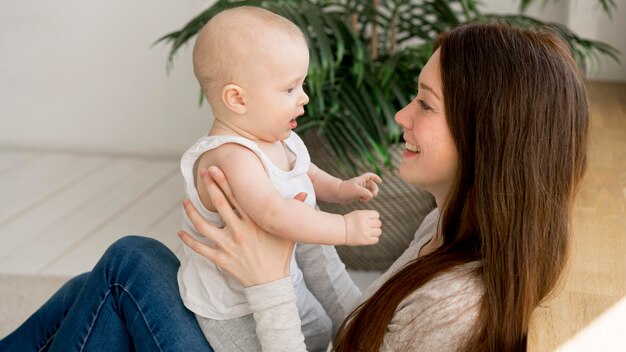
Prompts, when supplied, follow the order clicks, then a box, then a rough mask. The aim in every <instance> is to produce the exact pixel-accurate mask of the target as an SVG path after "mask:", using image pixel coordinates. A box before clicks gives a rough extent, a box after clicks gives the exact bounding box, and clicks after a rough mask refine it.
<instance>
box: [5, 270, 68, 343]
mask: <svg viewBox="0 0 626 352" xmlns="http://www.w3.org/2000/svg"><path fill="white" fill-rule="evenodd" d="M67 280H68V278H66V277H49V276H45V277H43V276H26V275H6V274H0V338H2V337H4V336H6V335H8V334H9V333H10V332H12V331H13V330H15V328H17V327H18V326H19V325H20V324H21V323H22V322H24V320H26V318H28V317H29V316H30V315H31V314H32V313H33V312H34V311H36V310H37V308H39V307H40V306H41V305H42V304H43V303H45V302H46V301H47V300H48V298H50V296H52V294H53V293H54V292H56V290H57V289H58V288H59V287H61V285H63V283H65V281H67Z"/></svg>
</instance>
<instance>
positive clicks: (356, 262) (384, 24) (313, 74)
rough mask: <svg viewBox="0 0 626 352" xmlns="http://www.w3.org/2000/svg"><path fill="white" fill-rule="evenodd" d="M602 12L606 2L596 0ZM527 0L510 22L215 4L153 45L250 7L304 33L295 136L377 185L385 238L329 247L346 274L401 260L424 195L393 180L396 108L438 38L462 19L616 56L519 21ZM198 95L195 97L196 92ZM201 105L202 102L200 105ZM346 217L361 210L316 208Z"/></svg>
mask: <svg viewBox="0 0 626 352" xmlns="http://www.w3.org/2000/svg"><path fill="white" fill-rule="evenodd" d="M598 1H599V2H600V3H601V4H602V5H603V7H604V9H605V11H606V12H607V13H610V10H611V8H612V7H614V6H615V5H614V3H613V1H612V0H598ZM532 2H533V0H522V1H521V4H520V9H519V14H518V15H509V16H502V15H493V14H491V15H490V14H483V13H482V12H481V11H480V10H479V8H478V3H479V1H477V0H456V1H454V0H453V1H444V0H387V1H385V0H383V1H380V0H218V1H217V2H215V3H214V4H213V5H211V6H210V7H208V8H207V9H206V10H204V11H203V12H201V13H200V14H199V15H198V16H196V17H195V18H193V19H191V20H190V21H189V22H188V23H187V24H186V25H184V26H183V27H182V28H181V29H180V30H177V31H174V32H171V33H169V34H167V35H165V36H163V37H162V38H160V39H159V40H158V42H163V43H167V44H169V45H171V50H170V55H169V58H168V65H170V66H171V64H172V62H173V59H174V56H175V54H176V52H177V51H178V50H179V49H180V48H181V47H182V46H183V45H185V44H186V43H188V41H189V40H190V39H192V38H194V36H195V35H196V33H197V32H198V31H199V30H200V28H202V26H203V25H204V24H205V23H206V22H207V21H208V20H209V19H210V18H212V17H213V16H214V15H215V14H217V13H218V12H220V11H222V10H224V9H227V8H232V7H237V6H258V7H263V8H265V9H268V10H270V11H272V12H275V13H277V14H279V15H282V16H284V17H286V18H288V19H289V20H291V21H292V22H294V23H295V24H296V25H298V26H299V27H300V28H301V29H302V31H303V32H304V34H305V36H306V38H307V41H308V43H309V51H310V58H311V59H310V67H309V74H308V77H307V80H306V84H307V88H306V89H307V93H308V94H309V97H310V103H309V104H308V105H307V108H306V115H305V118H304V119H302V122H301V123H299V125H298V129H297V132H298V133H299V134H300V135H301V136H303V137H304V140H305V142H306V143H307V145H308V147H309V151H310V152H311V158H312V160H313V162H314V163H316V164H318V165H319V166H320V167H322V168H323V169H325V170H327V171H329V172H330V173H334V174H336V175H337V176H341V177H344V178H346V177H349V176H351V175H353V174H355V173H357V172H363V171H365V170H368V171H369V170H375V171H376V172H378V173H379V174H382V176H383V179H384V182H383V185H382V187H381V192H380V196H379V197H378V198H377V199H375V200H374V201H373V203H370V206H371V207H372V208H374V209H377V210H379V211H380V212H381V219H382V221H383V224H384V225H383V226H384V232H383V236H382V237H381V241H380V243H379V244H378V245H377V246H374V247H373V248H372V247H360V248H355V247H352V248H338V251H339V254H340V255H341V256H342V259H344V261H346V264H347V265H348V266H349V267H352V268H355V269H379V270H383V269H385V268H386V267H387V266H388V265H389V264H391V263H392V262H393V261H394V260H395V258H396V257H397V256H398V255H400V254H401V253H402V251H403V250H404V248H406V246H407V245H408V242H409V241H410V240H411V238H412V235H413V233H414V231H415V230H416V229H417V227H418V226H419V224H420V223H421V221H422V219H423V217H424V216H425V215H426V214H427V213H428V211H429V210H430V209H432V208H433V207H434V202H433V200H432V198H431V197H430V196H429V195H428V194H427V193H425V192H424V191H421V190H419V189H417V188H415V187H412V186H409V185H406V184H405V183H404V182H402V181H401V180H400V179H399V177H398V175H397V173H396V171H395V169H396V166H397V165H398V163H399V161H400V159H401V155H400V154H401V150H402V146H401V145H400V142H402V140H401V139H402V136H401V134H402V131H401V130H400V129H399V127H398V125H397V124H396V123H395V122H394V115H395V112H396V111H397V110H399V109H400V108H401V107H403V106H404V105H406V104H407V103H408V102H410V101H411V100H412V99H413V97H414V95H415V94H416V91H417V77H418V75H419V72H420V71H421V69H422V67H423V66H424V64H425V63H426V61H427V60H428V58H429V56H430V54H431V51H432V43H433V40H434V38H435V37H436V36H437V34H438V33H440V32H442V31H445V30H446V29H449V28H451V27H452V26H455V25H457V24H460V23H463V22H468V21H491V20H498V21H503V22H507V23H510V24H512V25H515V26H538V25H542V26H550V27H552V28H554V29H555V30H557V31H558V32H559V33H561V35H562V36H563V37H564V38H565V39H566V41H567V43H568V44H569V46H570V48H571V49H572V52H573V53H574V56H575V57H576V59H577V60H578V61H579V63H581V65H584V64H585V62H586V61H588V60H593V59H594V58H596V57H597V55H598V54H605V55H609V56H611V57H613V58H614V59H616V60H617V50H615V49H614V48H612V47H610V46H608V45H606V44H604V43H601V42H597V41H592V40H587V39H583V38H580V37H579V36H577V35H576V34H574V33H573V32H572V31H570V30H569V29H568V28H566V27H564V26H562V25H558V24H553V23H543V22H541V21H539V20H537V19H533V18H531V17H528V16H525V15H524V11H525V9H526V8H527V7H528V5H529V4H530V3H532ZM201 96H202V95H201ZM201 99H202V98H201ZM320 207H321V208H322V209H323V210H326V211H330V212H335V213H346V212H348V211H351V210H353V209H359V208H362V207H363V205H361V204H354V205H351V206H347V207H346V206H336V205H330V204H323V203H322V204H320Z"/></svg>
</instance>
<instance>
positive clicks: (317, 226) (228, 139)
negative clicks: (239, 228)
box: [178, 7, 381, 351]
mask: <svg viewBox="0 0 626 352" xmlns="http://www.w3.org/2000/svg"><path fill="white" fill-rule="evenodd" d="M193 66H194V72H195V75H196V78H197V79H198V81H199V83H200V85H201V86H202V89H203V91H204V94H205V96H206V98H207V100H208V102H209V104H210V106H211V109H212V111H213V115H214V117H215V121H214V122H213V125H212V127H211V129H210V131H209V132H208V135H207V136H205V137H202V138H200V140H198V141H197V142H196V143H195V144H194V145H193V146H192V147H191V148H190V149H189V150H187V152H185V154H184V155H183V157H182V159H181V171H182V174H183V177H184V179H185V185H186V186H185V187H186V193H187V197H188V198H189V199H190V201H191V202H192V203H193V205H194V206H195V207H196V209H197V210H198V212H199V213H200V214H202V215H203V216H204V217H205V218H206V219H207V220H209V221H211V222H213V223H215V224H218V226H223V222H222V219H221V218H220V216H219V214H217V213H216V212H215V208H214V207H213V205H212V204H211V200H210V199H209V195H208V193H207V191H206V190H205V188H204V186H203V184H202V180H201V178H200V177H199V170H201V169H204V168H208V167H209V166H212V165H215V166H218V167H219V168H221V169H222V170H223V171H224V173H225V174H226V176H227V177H228V182H229V184H230V185H231V188H232V191H233V193H234V195H235V197H236V198H237V199H238V201H239V203H240V206H241V207H242V208H243V209H244V210H245V211H246V213H248V214H250V217H251V218H253V219H254V220H255V221H256V222H257V223H258V225H259V226H260V227H262V228H263V229H265V230H267V231H269V232H271V233H273V234H275V235H277V236H280V237H284V238H288V239H291V240H295V241H297V242H300V243H316V244H326V245H352V246H354V245H370V244H375V243H377V242H378V238H379V236H380V234H381V228H380V227H381V222H380V219H379V214H378V213H377V212H376V211H371V210H358V211H353V212H351V213H349V214H346V215H337V214H330V213H325V212H322V211H319V210H317V209H316V197H317V199H321V200H324V201H326V202H335V203H341V204H346V203H350V202H353V201H355V200H359V201H362V202H367V201H369V200H370V199H372V198H373V197H375V196H376V194H377V193H378V186H377V185H378V184H379V183H380V182H381V179H380V178H379V177H378V176H377V175H375V174H373V173H365V174H363V175H361V176H358V177H355V178H352V179H350V180H345V181H342V180H340V179H338V178H335V177H333V176H331V175H329V174H328V173H326V172H324V171H323V170H321V169H319V168H318V167H316V166H315V165H314V164H312V163H311V162H310V158H309V154H308V151H307V149H306V147H305V145H304V143H303V142H302V140H301V139H300V138H299V137H298V135H297V134H296V133H294V132H293V131H292V129H294V128H295V127H296V126H297V118H298V117H299V116H301V115H303V114H304V105H306V104H307V103H308V101H309V98H308V96H307V95H306V93H305V92H304V90H303V84H304V80H305V78H306V75H307V71H308V66H309V51H308V47H307V43H306V40H305V38H304V35H303V33H302V32H301V31H300V29H299V28H298V27H297V26H296V25H295V24H293V23H291V22H290V21H288V20H287V19H285V18H283V17H281V16H278V15H276V14H274V13H272V12H269V11H267V10H263V9H260V8H254V7H239V8H235V9H231V10H226V11H223V12H221V13H219V14H218V15H216V16H215V17H213V18H212V19H211V20H210V21H209V22H208V23H207V24H206V25H205V26H204V27H203V28H202V30H201V31H200V32H199V34H198V38H197V40H196V44H195V47H194V51H193ZM301 192H305V193H307V195H308V196H307V198H306V200H305V201H304V202H300V201H297V200H294V199H293V197H294V196H295V195H296V194H298V193H301ZM183 226H184V229H185V230H186V231H187V232H188V233H190V234H192V235H193V236H194V237H196V239H198V240H201V241H204V242H205V243H206V239H204V238H203V237H202V236H201V235H199V234H197V233H196V232H195V231H194V230H193V226H192V225H191V223H190V221H189V219H187V218H185V223H184V225H183ZM184 249H185V253H184V255H183V256H182V258H181V266H180V269H179V272H178V281H179V286H180V292H181V296H182V298H183V301H184V303H185V305H186V306H187V307H188V308H189V309H190V310H191V311H193V312H194V313H195V315H196V317H197V319H198V322H199V324H200V327H201V328H202V330H203V332H204V334H205V336H206V337H207V340H208V341H209V343H210V344H211V345H212V346H213V347H214V348H215V349H216V350H218V351H219V350H242V351H253V350H259V349H260V346H259V345H258V340H257V339H256V334H255V324H254V319H253V317H252V315H251V311H250V309H249V306H248V304H247V301H246V298H245V295H244V293H243V287H242V286H241V285H239V284H237V283H236V282H235V281H234V280H232V279H230V278H229V277H228V276H227V275H226V274H225V273H223V272H221V271H220V270H219V269H218V268H217V267H216V266H215V265H214V264H212V263H211V262H210V261H208V260H207V259H205V258H203V257H201V256H199V255H197V254H195V253H194V252H192V251H191V250H190V249H189V248H187V247H186V246H185V247H184ZM309 262H310V261H309ZM320 262H323V261H321V260H320ZM291 276H292V279H293V284H294V286H295V288H296V290H295V292H296V294H297V303H298V310H299V312H300V315H301V318H302V322H303V323H302V324H303V326H302V329H303V333H304V336H305V343H306V345H307V347H308V349H309V350H317V349H325V347H326V345H327V344H328V341H329V340H330V335H331V334H330V331H331V326H330V320H329V318H328V317H327V316H326V314H325V312H324V309H323V308H322V305H321V304H320V302H319V301H318V300H320V299H323V297H314V296H313V295H312V294H311V292H310V291H308V289H307V287H306V285H305V284H304V280H303V274H302V271H301V270H300V269H299V268H298V266H297V263H296V261H295V253H294V256H292V261H291Z"/></svg>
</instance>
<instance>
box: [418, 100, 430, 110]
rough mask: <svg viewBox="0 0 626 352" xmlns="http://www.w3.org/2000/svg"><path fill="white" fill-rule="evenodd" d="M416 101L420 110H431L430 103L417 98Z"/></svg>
mask: <svg viewBox="0 0 626 352" xmlns="http://www.w3.org/2000/svg"><path fill="white" fill-rule="evenodd" d="M418 103H419V104H420V108H421V109H422V110H432V108H431V107H430V105H428V104H426V103H425V102H424V101H423V100H418Z"/></svg>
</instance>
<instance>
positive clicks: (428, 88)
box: [419, 82, 441, 101]
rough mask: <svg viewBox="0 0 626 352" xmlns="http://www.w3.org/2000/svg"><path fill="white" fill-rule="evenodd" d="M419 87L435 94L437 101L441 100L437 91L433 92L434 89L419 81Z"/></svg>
mask: <svg viewBox="0 0 626 352" xmlns="http://www.w3.org/2000/svg"><path fill="white" fill-rule="evenodd" d="M419 88H420V89H424V90H427V91H429V92H431V93H432V94H433V95H434V96H435V98H437V99H439V101H441V97H439V94H437V92H435V90H434V89H432V88H431V87H430V86H428V85H426V84H424V83H421V82H420V84H419Z"/></svg>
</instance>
